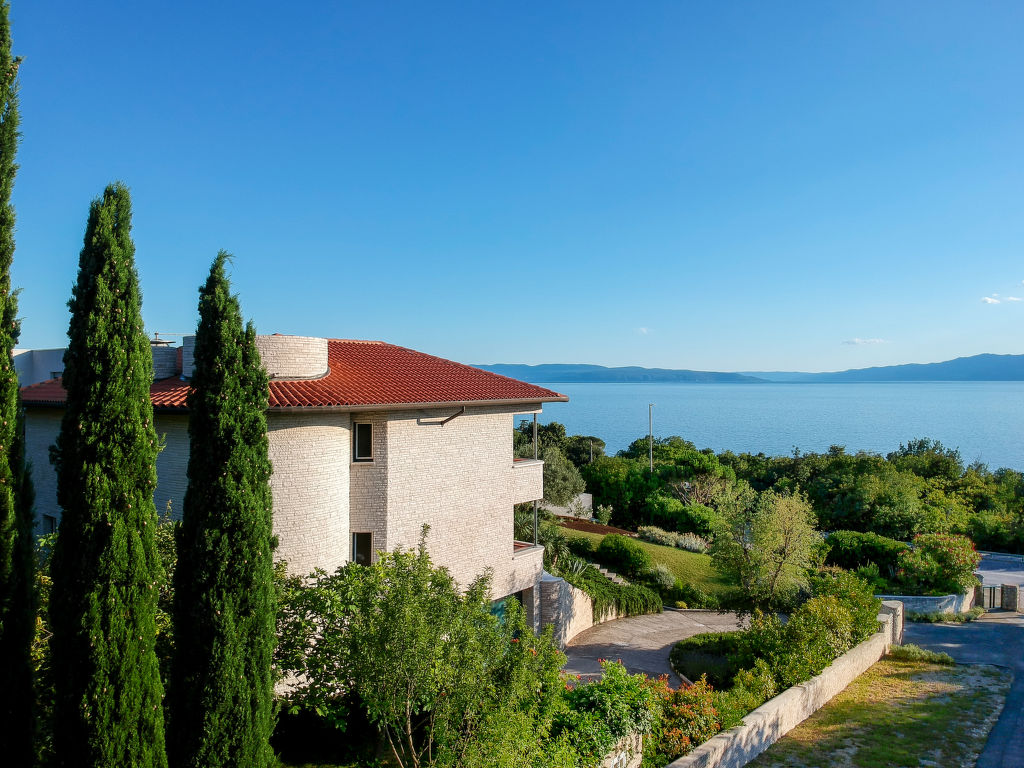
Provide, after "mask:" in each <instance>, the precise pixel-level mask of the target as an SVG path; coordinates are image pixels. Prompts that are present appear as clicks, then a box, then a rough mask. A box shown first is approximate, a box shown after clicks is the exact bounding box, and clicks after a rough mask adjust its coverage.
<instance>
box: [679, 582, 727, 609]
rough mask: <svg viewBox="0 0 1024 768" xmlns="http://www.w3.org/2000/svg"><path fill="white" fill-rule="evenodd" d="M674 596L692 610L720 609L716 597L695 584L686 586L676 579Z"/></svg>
mask: <svg viewBox="0 0 1024 768" xmlns="http://www.w3.org/2000/svg"><path fill="white" fill-rule="evenodd" d="M672 596H673V597H674V598H675V599H676V600H677V601H679V602H682V603H685V604H686V606H687V607H690V608H711V609H715V608H718V607H719V600H718V598H717V597H716V596H715V595H712V594H711V593H709V592H705V591H704V590H703V589H701V588H700V587H698V586H696V585H694V584H684V583H683V581H682V580H681V579H676V584H675V587H674V589H673V595H672Z"/></svg>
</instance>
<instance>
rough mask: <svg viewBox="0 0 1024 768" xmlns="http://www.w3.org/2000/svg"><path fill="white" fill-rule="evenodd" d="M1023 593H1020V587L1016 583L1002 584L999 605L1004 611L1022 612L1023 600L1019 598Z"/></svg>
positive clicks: (1023, 609)
mask: <svg viewBox="0 0 1024 768" xmlns="http://www.w3.org/2000/svg"><path fill="white" fill-rule="evenodd" d="M1022 597H1024V595H1022V594H1021V590H1020V587H1018V586H1017V585H1016V584H1003V585H1002V594H1001V595H1000V607H1001V608H1002V609H1003V610H1004V611H1016V612H1017V613H1022V612H1024V600H1022V599H1021V598H1022Z"/></svg>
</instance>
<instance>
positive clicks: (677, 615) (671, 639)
mask: <svg viewBox="0 0 1024 768" xmlns="http://www.w3.org/2000/svg"><path fill="white" fill-rule="evenodd" d="M739 628H740V626H739V620H738V619H737V617H736V614H733V613H719V612H718V611H695V610H690V611H665V612H664V613H654V614H650V615H647V616H631V617H629V618H627V619H618V620H617V621H609V622H607V623H605V624H598V625H597V626H596V627H591V628H590V629H587V630H585V631H583V632H580V634H578V635H577V636H576V637H575V638H573V640H572V641H571V642H570V643H569V645H568V646H567V647H566V649H565V655H566V656H568V657H569V660H568V662H566V665H565V666H564V667H563V668H562V669H564V670H565V671H566V672H569V673H570V674H573V675H580V676H582V677H583V678H584V679H590V678H594V677H598V676H600V674H601V664H600V659H609V660H611V661H621V662H622V665H623V666H624V667H625V668H626V669H627V670H628V671H629V672H631V673H633V674H638V673H641V672H642V673H643V674H645V675H648V676H650V677H658V676H660V675H668V676H669V680H670V682H671V684H672V685H673V686H678V685H679V678H678V677H676V676H675V674H673V672H672V669H671V668H670V667H669V665H668V654H669V652H670V651H671V650H672V646H673V645H675V644H676V643H678V642H679V641H680V640H683V639H685V638H687V637H692V636H693V635H699V634H701V633H704V632H729V631H732V630H734V629H739Z"/></svg>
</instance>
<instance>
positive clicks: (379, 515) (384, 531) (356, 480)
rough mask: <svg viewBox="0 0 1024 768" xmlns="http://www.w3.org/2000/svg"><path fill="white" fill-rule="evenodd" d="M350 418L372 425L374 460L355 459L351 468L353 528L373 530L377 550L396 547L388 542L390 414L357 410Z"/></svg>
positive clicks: (357, 530)
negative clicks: (388, 437)
mask: <svg viewBox="0 0 1024 768" xmlns="http://www.w3.org/2000/svg"><path fill="white" fill-rule="evenodd" d="M351 420H352V424H353V425H355V424H357V423H362V424H367V423H368V424H372V425H373V461H354V462H352V463H351V466H350V469H349V471H350V473H351V480H350V484H351V486H350V487H351V502H350V510H351V512H350V514H351V517H350V520H351V523H350V524H351V529H352V532H353V533H372V534H373V550H374V552H377V551H379V550H384V551H385V552H386V551H388V550H391V549H394V547H393V546H389V544H388V528H387V521H388V461H387V460H388V452H387V450H388V449H387V446H388V439H387V435H388V420H387V416H386V415H385V414H382V413H356V414H352V417H351ZM354 428H355V427H354V426H353V429H354ZM349 450H351V448H350V449H349ZM375 557H376V555H375Z"/></svg>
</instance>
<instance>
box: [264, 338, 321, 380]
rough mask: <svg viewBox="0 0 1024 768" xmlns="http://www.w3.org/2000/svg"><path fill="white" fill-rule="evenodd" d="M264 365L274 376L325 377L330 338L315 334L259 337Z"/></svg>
mask: <svg viewBox="0 0 1024 768" xmlns="http://www.w3.org/2000/svg"><path fill="white" fill-rule="evenodd" d="M256 349H257V350H259V353H260V359H261V360H262V361H263V367H264V368H266V369H267V375H268V376H269V377H270V378H272V379H313V378H319V377H320V376H324V375H325V374H326V373H327V371H328V366H327V339H321V338H318V337H315V336H282V335H279V334H275V335H273V336H257V337H256Z"/></svg>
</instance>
